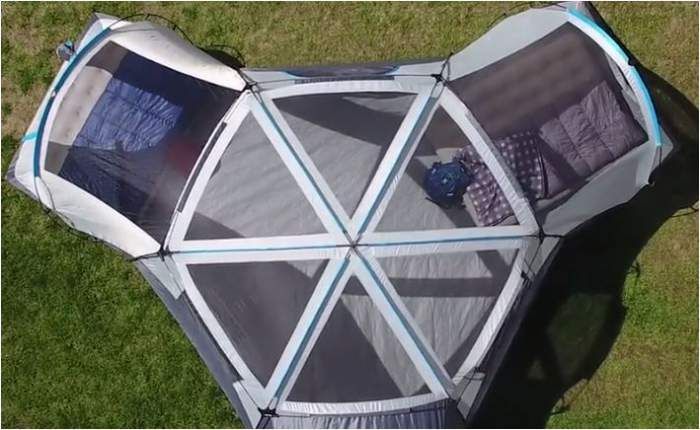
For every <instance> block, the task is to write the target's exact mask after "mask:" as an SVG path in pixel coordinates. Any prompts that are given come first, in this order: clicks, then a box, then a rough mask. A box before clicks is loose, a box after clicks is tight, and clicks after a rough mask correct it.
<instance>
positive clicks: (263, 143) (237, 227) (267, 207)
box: [185, 114, 325, 240]
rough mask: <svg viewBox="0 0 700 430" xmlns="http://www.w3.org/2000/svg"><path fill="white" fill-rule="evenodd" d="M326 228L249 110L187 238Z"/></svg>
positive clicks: (293, 232) (308, 231) (296, 232)
mask: <svg viewBox="0 0 700 430" xmlns="http://www.w3.org/2000/svg"><path fill="white" fill-rule="evenodd" d="M324 231H325V230H324V229H323V225H322V224H321V221H320V220H319V219H318V217H317V216H316V213H315V212H314V210H313V208H312V207H311V204H310V203H309V202H308V200H307V199H306V197H305V196H304V193H303V192H302V190H301V188H300V187H299V185H298V184H297V182H296V180H295V179H294V177H293V176H292V174H291V173H290V172H289V169H287V167H286V166H285V164H284V163H283V162H282V159H281V158H280V156H279V154H278V153H277V151H276V150H275V148H274V146H272V143H271V142H270V140H269V139H268V137H267V135H266V134H265V132H264V131H263V129H262V128H261V127H260V125H259V124H258V122H257V121H256V119H255V117H254V116H253V115H252V114H248V116H246V118H245V119H244V120H243V122H242V123H241V125H240V127H239V128H238V130H237V131H236V134H235V135H234V136H233V138H232V139H231V142H230V143H229V145H228V147H227V148H226V150H225V151H224V154H223V155H222V157H221V160H219V164H218V165H217V167H216V169H215V170H214V174H213V175H212V177H211V178H210V179H209V182H208V183H207V186H206V188H205V189H204V194H202V198H201V200H200V201H199V203H198V204H197V209H196V211H195V214H194V217H193V218H192V222H191V223H190V227H189V230H188V232H187V234H186V236H185V239H186V240H208V239H234V238H242V237H269V236H291V235H299V234H311V233H322V232H324Z"/></svg>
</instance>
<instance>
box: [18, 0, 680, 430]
mask: <svg viewBox="0 0 700 430" xmlns="http://www.w3.org/2000/svg"><path fill="white" fill-rule="evenodd" d="M604 27H605V25H604V23H603V22H602V21H601V20H600V18H599V17H598V16H597V14H596V13H595V11H594V10H593V9H592V8H591V7H590V6H588V5H587V4H584V3H561V4H554V5H549V6H546V7H542V8H534V9H530V10H527V11H525V12H523V13H520V14H517V15H514V16H511V17H509V18H507V19H504V20H502V21H501V22H500V23H499V24H498V25H496V26H494V27H493V28H492V29H491V30H490V31H488V32H487V33H486V34H485V35H483V36H482V37H481V38H479V39H478V40H476V41H475V42H474V43H472V44H470V45H469V46H467V47H466V48H464V49H463V50H461V51H459V52H457V53H456V54H454V55H450V56H449V57H448V58H442V59H437V60H424V61H414V62H405V63H386V64H361V65H345V66H319V67H303V68H300V67H297V68H278V69H255V68H245V67H237V66H235V64H229V63H228V62H226V61H220V60H219V59H217V58H215V57H214V56H212V55H209V54H208V53H207V52H205V51H203V50H200V49H199V48H197V47H195V46H194V45H192V44H191V43H189V42H187V41H186V40H184V39H183V38H182V37H180V36H179V35H178V34H177V33H176V32H175V31H172V30H170V29H167V28H165V27H161V26H159V25H156V24H154V23H152V22H149V21H136V20H134V21H133V22H132V21H129V20H126V19H117V18H114V17H110V16H106V15H101V14H95V15H94V17H93V19H92V21H91V22H90V23H89V25H88V26H87V27H86V29H85V31H84V32H83V34H82V35H81V37H80V38H79V40H78V42H77V43H76V44H75V46H74V47H71V46H69V45H67V46H65V47H64V52H65V49H68V55H67V56H66V60H65V61H64V62H63V64H62V66H61V68H60V70H59V72H58V74H57V76H56V78H55V79H54V81H53V83H52V84H51V86H50V88H49V90H48V91H47V93H46V96H45V97H44V99H43V101H42V103H41V106H40V107H39V109H38V111H37V113H36V116H35V117H34V119H33V121H32V122H31V124H30V125H29V127H28V131H27V133H26V135H25V136H24V137H23V139H22V143H21V145H20V148H19V150H18V151H17V153H16V155H15V158H14V160H13V162H12V165H11V167H10V169H9V171H8V177H9V180H10V181H11V182H12V183H13V184H14V185H15V186H16V187H18V188H19V189H21V190H23V191H24V192H26V193H27V194H28V195H30V196H31V197H32V198H34V199H36V200H38V201H40V202H41V204H42V205H44V206H45V207H46V208H47V209H49V210H51V211H52V212H54V213H55V214H57V215H58V216H60V217H61V218H62V219H63V220H64V221H65V222H66V223H68V224H69V225H70V226H72V227H73V228H75V229H77V230H79V231H82V232H85V233H87V234H89V235H91V236H94V237H96V238H98V239H100V240H102V241H104V242H105V243H107V244H109V245H110V246H112V247H114V248H116V249H117V250H119V251H120V252H122V253H124V254H125V255H126V256H128V258H130V259H131V260H132V261H133V262H134V264H136V265H137V266H138V268H139V269H140V271H141V272H142V273H143V275H144V277H145V278H146V279H147V280H148V282H149V283H150V284H151V286H152V288H153V289H154V291H155V292H156V293H157V295H158V296H159V297H160V299H161V300H162V301H163V303H164V304H165V305H166V306H167V308H168V309H169V311H170V312H171V313H172V315H173V316H174V318H175V319H176V320H177V321H178V322H179V324H180V325H181V327H182V329H183V330H184V332H185V333H186V335H187V336H188V337H189V339H190V340H191V341H192V343H193V344H194V346H195V347H196V349H197V351H198V352H199V354H200V356H201V358H202V360H203V361H204V362H205V363H206V365H207V366H208V368H209V369H210V371H211V373H212V374H213V375H214V377H215V378H216V380H217V382H218V383H219V385H220V386H221V388H222V390H223V391H224V392H225V393H226V395H227V397H228V399H229V400H230V402H231V404H232V405H233V407H234V408H235V410H236V412H237V414H238V415H239V416H240V417H241V418H242V420H243V421H244V422H245V424H246V425H247V426H250V427H270V428H272V427H427V428H434V427H456V426H462V425H464V424H468V423H469V421H470V420H471V419H472V418H473V416H474V414H475V412H476V411H477V410H478V408H479V405H480V403H481V401H482V399H483V398H484V395H485V393H486V392H487V391H488V388H489V385H490V383H491V381H492V380H493V377H494V375H495V373H496V371H497V369H498V367H499V365H500V363H501V361H502V359H503V356H504V354H506V352H507V350H508V346H509V344H510V342H511V340H512V338H513V335H514V333H515V332H516V330H517V327H518V324H519V322H520V320H521V319H522V316H523V315H524V313H525V311H526V309H527V305H528V303H529V302H530V300H531V299H532V297H533V296H534V294H535V293H536V291H537V288H538V286H539V285H540V284H541V282H542V279H543V277H544V275H545V273H546V271H547V267H548V266H549V265H550V264H551V262H552V258H553V256H554V255H555V254H556V251H557V249H558V247H559V245H560V243H561V242H562V240H563V238H564V237H565V236H566V235H567V234H569V233H570V232H571V231H573V230H574V229H576V228H577V227H579V226H580V225H582V224H583V223H585V222H586V221H588V220H590V219H592V218H593V217H594V216H595V215H597V214H599V213H601V212H603V211H606V210H608V209H609V208H612V207H614V206H616V205H619V204H622V203H624V202H626V201H627V200H629V199H630V198H631V197H632V196H634V195H635V193H637V192H638V191H639V190H640V189H641V188H642V187H644V186H645V185H647V184H648V182H649V178H650V174H651V173H652V171H653V169H654V168H655V167H656V166H658V164H659V163H660V162H661V161H662V160H663V159H664V158H665V157H667V156H668V154H669V153H670V152H671V151H672V149H673V143H672V142H671V141H670V139H669V137H668V136H667V134H666V133H665V132H664V130H663V128H662V127H661V126H660V124H659V121H658V118H657V117H656V114H655V111H654V106H653V104H652V101H651V98H650V94H649V91H648V89H647V88H646V86H645V84H644V81H643V80H642V78H641V77H640V74H639V73H638V71H637V68H636V67H635V64H636V63H635V61H634V59H633V57H631V55H630V54H629V53H628V52H627V51H626V49H624V48H623V47H622V46H621V45H620V44H619V43H618V42H617V41H616V39H614V38H613V37H612V36H611V35H610V34H609V33H607V32H606V31H605V30H604V29H603V28H604ZM450 163H456V164H453V166H455V165H458V166H460V167H459V168H458V169H457V173H456V174H457V175H463V176H464V177H463V178H462V179H463V182H462V183H461V185H460V187H457V189H453V190H452V192H453V193H452V195H453V196H454V195H456V196H457V197H458V199H457V204H450V205H445V204H441V202H440V201H436V200H435V199H434V198H432V197H433V195H429V194H430V193H429V190H428V188H427V186H428V184H430V180H432V179H434V177H433V176H431V172H438V170H439V169H440V168H442V167H444V166H446V165H450ZM460 172H461V173H460ZM438 173H439V172H438ZM453 173H454V171H453ZM438 178H439V179H440V181H438V182H437V187H438V188H439V187H440V186H442V185H444V184H448V185H449V184H450V183H449V182H446V181H447V179H445V178H448V179H449V175H444V176H438ZM640 216H643V214H640Z"/></svg>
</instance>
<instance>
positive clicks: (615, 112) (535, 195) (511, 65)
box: [449, 23, 647, 201]
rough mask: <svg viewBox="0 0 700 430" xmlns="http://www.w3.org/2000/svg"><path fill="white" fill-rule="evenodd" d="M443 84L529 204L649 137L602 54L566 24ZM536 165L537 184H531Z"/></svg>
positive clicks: (565, 187)
mask: <svg viewBox="0 0 700 430" xmlns="http://www.w3.org/2000/svg"><path fill="white" fill-rule="evenodd" d="M449 87H450V88H451V89H452V90H453V91H454V92H455V94H457V96H458V97H459V98H460V99H461V100H462V101H463V102H464V103H465V104H466V105H467V107H468V108H469V109H470V110H471V111H472V113H473V114H474V116H475V117H476V119H477V121H479V123H480V124H481V126H482V127H483V128H484V130H485V131H486V133H487V134H488V135H489V137H490V138H491V139H492V140H493V141H494V144H495V146H496V147H497V149H498V150H499V151H500V152H501V155H503V157H504V158H505V159H506V162H508V163H509V164H511V169H512V170H513V172H514V174H515V175H516V176H517V177H518V180H519V181H520V183H521V185H522V187H523V189H524V191H525V193H526V195H527V196H528V197H529V198H530V200H531V201H533V200H539V199H545V198H552V197H555V196H557V195H559V194H560V193H563V192H565V191H567V190H572V189H576V188H577V187H578V186H580V185H582V184H583V183H584V182H585V180H586V178H588V177H590V176H591V175H592V174H593V173H595V172H596V171H598V170H600V169H601V168H603V167H604V166H606V165H607V164H609V163H610V162H612V161H614V160H615V159H617V158H619V157H620V156H622V155H624V154H625V153H627V152H629V151H630V150H631V149H632V148H634V147H636V146H638V145H640V144H642V143H643V142H645V141H646V140H647V136H646V133H645V132H644V130H643V129H642V128H641V126H640V125H639V123H638V122H637V121H636V120H635V119H634V116H633V114H632V113H631V111H630V109H629V105H628V104H627V102H626V101H625V98H624V96H623V95H622V92H621V87H620V84H619V82H618V81H617V79H616V78H615V76H614V74H613V72H612V70H611V68H610V61H609V60H608V57H607V56H606V54H605V52H604V51H603V50H602V49H601V48H600V47H599V46H598V45H597V44H596V43H595V42H594V41H593V40H591V39H590V38H589V37H588V36H586V35H585V34H584V33H582V32H581V31H580V30H578V29H577V28H576V27H574V26H573V25H571V24H568V23H567V24H564V25H562V26H561V27H560V28H558V29H557V30H555V31H553V32H552V33H550V34H548V35H547V36H545V37H543V38H542V39H540V40H538V41H536V42H534V43H532V44H531V45H529V46H527V47H525V48H523V49H521V50H519V51H517V52H515V53H514V54H511V55H509V56H507V57H505V58H503V59H501V60H499V61H497V62H495V63H493V64H491V65H489V66H486V67H484V68H483V69H480V70H478V71H476V72H474V73H471V74H469V75H466V76H464V77H461V78H459V79H456V80H455V81H452V82H450V83H449ZM513 160H515V161H518V162H519V165H518V166H513V165H512V163H513ZM534 166H536V169H537V171H536V172H535V178H536V179H537V176H540V175H541V176H542V177H543V180H540V179H537V180H538V181H540V182H541V183H542V185H544V186H543V187H540V188H537V187H534V186H533V183H532V181H531V180H532V178H533V175H532V174H529V172H530V171H531V170H532V169H534V168H535V167H534ZM540 171H541V172H542V173H540Z"/></svg>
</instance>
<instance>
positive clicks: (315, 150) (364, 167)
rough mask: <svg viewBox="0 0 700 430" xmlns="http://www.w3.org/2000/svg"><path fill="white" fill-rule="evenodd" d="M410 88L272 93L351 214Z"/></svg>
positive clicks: (397, 122) (409, 99)
mask: <svg viewBox="0 0 700 430" xmlns="http://www.w3.org/2000/svg"><path fill="white" fill-rule="evenodd" d="M414 99H415V95H414V94H405V93H339V94H314V95H303V96H294V97H285V98H281V99H276V100H275V104H276V105H277V107H278V108H279V109H280V111H281V112H282V115H283V116H284V119H285V120H286V121H287V123H289V126H290V127H291V128H292V131H294V134H296V136H297V137H298V138H299V140H300V141H301V144H302V146H303V147H304V150H306V152H307V153H308V154H309V156H310V157H311V159H312V161H313V163H314V164H315V165H316V167H317V168H318V170H319V171H320V172H321V175H323V177H324V178H325V180H326V181H327V182H328V185H329V186H330V187H331V190H333V192H334V194H335V196H336V197H337V198H338V200H339V201H340V203H341V204H342V205H343V207H344V208H345V211H346V212H347V213H348V214H349V215H350V216H352V214H353V212H354V211H355V209H356V208H357V205H358V203H359V202H360V199H361V198H362V196H363V195H364V193H365V191H366V189H367V186H368V185H369V182H370V181H371V180H372V177H373V175H374V173H375V171H376V170H377V167H378V166H379V163H380V162H381V161H382V158H384V154H385V153H386V150H387V149H388V147H389V144H390V143H391V141H392V140H393V138H394V136H395V135H396V132H397V131H398V129H399V127H400V126H401V123H402V122H403V119H404V117H405V116H406V113H407V112H408V109H409V108H410V107H411V104H412V103H413V100H414Z"/></svg>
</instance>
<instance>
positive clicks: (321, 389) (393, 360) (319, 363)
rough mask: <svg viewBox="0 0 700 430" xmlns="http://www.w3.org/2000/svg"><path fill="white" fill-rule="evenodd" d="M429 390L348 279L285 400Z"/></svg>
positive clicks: (329, 399)
mask: <svg viewBox="0 0 700 430" xmlns="http://www.w3.org/2000/svg"><path fill="white" fill-rule="evenodd" d="M428 392H430V391H429V389H428V387H427V385H426V384H425V382H424V381H423V378H422V377H421V376H420V374H419V373H418V371H417V370H416V368H415V367H414V365H413V362H412V361H411V359H410V358H409V357H408V354H407V353H406V352H405V350H404V349H403V346H402V345H401V344H400V343H399V341H398V339H396V337H395V336H394V333H393V332H392V331H391V328H390V327H389V326H388V324H387V323H386V322H385V321H384V319H383V317H382V315H381V314H380V313H379V310H378V309H377V308H376V307H375V305H374V303H373V302H372V301H371V299H370V298H369V296H368V295H367V292H366V291H365V289H364V287H363V286H362V284H361V283H360V282H359V281H358V280H357V278H355V277H352V278H350V280H349V282H348V284H347V286H346V287H345V290H344V291H343V293H342V295H341V297H340V300H339V301H338V303H337V304H336V306H335V308H334V309H333V311H332V312H331V315H330V318H329V319H328V322H327V323H326V325H325V327H323V331H322V332H321V334H320V336H319V338H318V340H317V341H316V344H315V345H314V347H313V348H312V350H311V353H310V354H309V357H308V359H307V361H306V363H305V364H304V367H303V368H302V370H301V372H300V373H299V377H298V379H297V381H296V384H295V385H294V387H293V388H292V390H291V392H290V394H289V397H288V400H290V401H296V402H331V403H336V402H362V401H371V400H386V399H394V398H399V397H408V396H413V395H418V394H425V393H428Z"/></svg>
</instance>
